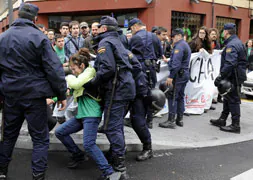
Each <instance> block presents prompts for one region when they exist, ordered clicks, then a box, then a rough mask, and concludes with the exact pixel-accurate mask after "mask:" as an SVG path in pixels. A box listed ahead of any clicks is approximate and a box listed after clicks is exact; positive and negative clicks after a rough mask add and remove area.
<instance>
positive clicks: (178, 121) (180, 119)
mask: <svg viewBox="0 0 253 180" xmlns="http://www.w3.org/2000/svg"><path fill="white" fill-rule="evenodd" d="M183 116H184V115H183V114H178V115H177V119H176V125H178V126H180V127H183V126H184V122H183Z"/></svg>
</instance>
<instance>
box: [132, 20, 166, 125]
mask: <svg viewBox="0 0 253 180" xmlns="http://www.w3.org/2000/svg"><path fill="white" fill-rule="evenodd" d="M144 27H145V25H144V24H143V23H142V21H141V20H140V19H138V18H133V19H132V20H131V21H130V22H129V29H131V31H132V34H133V37H132V38H131V40H130V42H129V49H130V51H131V52H132V53H133V54H134V55H135V56H136V57H137V59H138V60H139V62H140V63H141V65H142V70H143V72H145V73H148V79H149V86H150V89H151V88H154V87H155V85H156V82H157V78H156V61H157V60H158V59H159V58H161V57H162V55H163V52H162V47H161V42H160V40H159V39H158V37H157V36H156V35H155V34H154V33H151V32H148V31H146V30H145V28H144ZM146 105H148V112H147V123H148V127H149V128H152V120H153V112H152V102H149V103H148V104H146Z"/></svg>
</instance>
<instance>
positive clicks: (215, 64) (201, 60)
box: [185, 50, 221, 114]
mask: <svg viewBox="0 0 253 180" xmlns="http://www.w3.org/2000/svg"><path fill="white" fill-rule="evenodd" d="M220 53H221V51H220V50H215V51H214V53H213V54H212V55H210V54H208V53H207V52H206V51H203V52H199V53H193V54H192V56H191V61H190V80H189V82H188V83H187V85H186V88H185V113H189V114H202V113H204V110H205V109H209V108H210V107H211V104H212V100H213V98H217V95H218V92H217V88H216V87H215V86H214V80H215V78H216V77H217V76H218V75H219V71H220V59H221V55H220Z"/></svg>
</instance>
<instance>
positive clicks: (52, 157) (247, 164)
mask: <svg viewBox="0 0 253 180" xmlns="http://www.w3.org/2000/svg"><path fill="white" fill-rule="evenodd" d="M252 149H253V141H247V142H243V143H236V144H230V145H224V146H216V147H208V148H193V149H181V150H179V149H173V150H162V151H155V152H154V158H153V159H150V160H147V161H145V162H137V161H135V156H136V155H137V154H138V153H137V152H128V153H127V155H126V166H127V169H128V173H129V175H130V179H131V180H230V179H231V178H233V177H235V176H237V175H239V174H241V173H243V172H245V171H248V170H249V169H251V168H252V167H253V156H252ZM31 152H32V150H24V149H15V150H14V154H13V161H12V162H11V164H10V167H9V177H10V178H9V180H17V179H18V180H30V179H31V169H30V164H31V163H30V161H31ZM48 160H49V162H48V166H49V167H48V170H47V178H46V180H95V179H96V178H97V177H98V176H99V175H100V171H99V170H98V168H97V167H96V165H95V163H94V162H93V161H92V160H89V161H88V162H84V163H83V164H82V165H81V166H80V167H79V168H78V169H76V170H70V169H68V168H66V164H67V163H68V160H69V153H67V152H65V151H50V152H49V158H48ZM252 179H253V176H251V177H247V178H244V179H240V180H252ZM233 180H238V179H233Z"/></svg>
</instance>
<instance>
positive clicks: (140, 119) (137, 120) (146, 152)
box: [131, 97, 153, 161]
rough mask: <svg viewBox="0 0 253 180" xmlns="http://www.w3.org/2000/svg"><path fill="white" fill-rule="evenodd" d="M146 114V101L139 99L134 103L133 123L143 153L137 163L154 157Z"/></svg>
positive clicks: (137, 158) (138, 157)
mask: <svg viewBox="0 0 253 180" xmlns="http://www.w3.org/2000/svg"><path fill="white" fill-rule="evenodd" d="M146 113H147V109H146V107H145V103H144V99H143V98H140V97H137V98H136V99H135V100H134V102H133V103H132V108H131V122H132V126H133V129H134V131H135V133H136V134H137V135H138V137H139V139H140V140H141V142H142V144H143V151H142V152H141V154H139V155H138V156H137V157H136V160H137V161H144V160H147V159H149V158H151V157H152V156H153V151H152V145H151V135H150V132H149V129H148V127H147V124H146V119H145V117H146Z"/></svg>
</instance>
